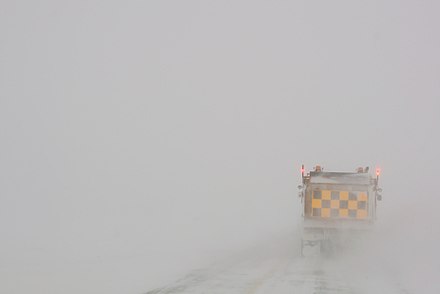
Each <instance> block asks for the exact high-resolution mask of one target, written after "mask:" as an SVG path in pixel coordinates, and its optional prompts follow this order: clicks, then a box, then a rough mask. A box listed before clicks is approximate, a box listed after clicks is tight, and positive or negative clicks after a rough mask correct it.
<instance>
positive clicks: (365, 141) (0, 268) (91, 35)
mask: <svg viewBox="0 0 440 294" xmlns="http://www.w3.org/2000/svg"><path fill="white" fill-rule="evenodd" d="M1 7H2V9H1V10H0V201H1V205H0V292H1V293H29V292H32V293H145V292H146V291H148V290H151V289H153V288H155V287H160V286H161V285H164V284H166V283H170V282H172V281H173V280H175V279H178V278H179V277H180V276H182V275H184V274H185V273H187V272H188V271H191V270H193V269H194V268H199V267H204V266H208V265H209V264H211V263H215V262H217V261H219V260H223V258H227V257H228V256H230V255H231V254H235V253H236V252H243V251H244V252H245V251H246V248H250V247H252V246H255V245H257V244H259V243H267V242H269V243H270V242H271V240H272V239H273V240H277V242H281V241H280V240H282V238H280V236H292V235H293V236H297V234H298V232H297V229H296V228H297V227H298V225H299V224H300V222H301V218H300V201H299V199H298V197H297V185H298V184H300V180H301V179H300V173H299V170H300V167H301V164H305V166H306V168H307V169H308V170H310V169H311V168H313V166H315V165H316V164H320V165H322V166H323V167H324V169H325V170H328V171H332V170H334V171H353V170H354V169H355V168H357V167H358V166H370V169H372V170H373V169H374V168H375V167H380V168H381V169H382V174H381V179H380V186H381V187H382V188H383V190H384V191H383V193H382V194H383V201H382V202H380V203H379V206H378V218H379V219H378V222H377V225H376V227H377V230H378V233H377V235H375V238H373V241H370V242H369V243H366V244H364V247H365V248H366V249H365V252H368V254H367V255H366V256H368V258H365V259H364V261H366V260H368V263H369V264H371V265H372V268H374V269H375V268H380V269H381V270H383V271H384V272H386V273H387V274H386V275H385V274H384V275H383V279H384V280H397V281H398V282H399V283H403V284H404V287H406V289H407V290H408V291H410V293H434V292H438V291H439V290H440V289H439V288H438V287H439V286H438V285H434V282H435V278H436V277H438V276H439V274H440V254H439V251H438V249H437V247H438V243H439V241H440V229H439V224H440V216H439V213H438V207H440V199H439V194H438V190H437V189H438V188H437V181H438V178H439V175H438V173H437V171H438V170H437V169H438V167H439V164H440V155H439V150H440V136H439V133H440V131H439V126H440V116H439V110H440V102H439V101H440V100H439V99H440V80H439V77H440V55H439V54H438V52H440V35H439V34H438V28H439V27H440V21H439V18H438V11H439V8H440V5H439V4H438V3H437V2H435V1H422V2H420V1H366V2H362V1H331V2H329V1H312V2H310V1H192V0H191V1H133V2H122V1H121V2H116V1H76V2H68V1H2V5H1ZM298 238H299V237H298ZM374 269H372V270H373V271H374ZM388 274H389V275H388ZM377 287H379V288H376V289H375V291H376V292H379V293H386V292H387V291H386V290H383V289H381V288H380V286H377ZM367 292H368V291H367Z"/></svg>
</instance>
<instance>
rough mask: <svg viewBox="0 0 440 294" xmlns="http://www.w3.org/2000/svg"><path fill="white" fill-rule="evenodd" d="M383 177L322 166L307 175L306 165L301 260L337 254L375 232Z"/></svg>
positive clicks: (302, 189) (366, 170)
mask: <svg viewBox="0 0 440 294" xmlns="http://www.w3.org/2000/svg"><path fill="white" fill-rule="evenodd" d="M379 175H380V169H379V168H377V169H376V173H375V175H372V174H370V172H369V168H368V167H366V168H363V167H360V168H357V169H356V170H355V171H354V172H336V171H324V169H323V168H322V167H321V166H319V165H317V166H315V167H314V169H313V170H312V171H310V172H308V173H306V172H305V169H304V165H302V167H301V178H302V184H301V185H299V186H298V189H299V197H300V199H301V204H302V205H301V208H302V217H303V222H302V238H301V256H309V255H331V254H334V253H335V252H338V251H339V250H343V249H344V246H347V244H352V241H353V240H354V239H357V238H358V236H362V235H363V234H365V232H368V231H370V230H371V229H372V227H373V224H374V222H375V220H376V206H377V201H380V200H382V195H381V194H380V193H381V192H382V189H381V188H379V186H378V184H379Z"/></svg>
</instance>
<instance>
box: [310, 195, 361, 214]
mask: <svg viewBox="0 0 440 294" xmlns="http://www.w3.org/2000/svg"><path fill="white" fill-rule="evenodd" d="M367 204H368V195H367V193H366V192H358V191H332V190H314V191H313V197H312V216H316V217H331V218H356V219H363V218H366V217H368V205H367Z"/></svg>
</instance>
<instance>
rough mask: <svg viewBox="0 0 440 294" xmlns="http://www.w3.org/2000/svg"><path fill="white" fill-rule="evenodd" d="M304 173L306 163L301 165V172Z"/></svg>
mask: <svg viewBox="0 0 440 294" xmlns="http://www.w3.org/2000/svg"><path fill="white" fill-rule="evenodd" d="M303 173H304V165H303V166H301V174H303Z"/></svg>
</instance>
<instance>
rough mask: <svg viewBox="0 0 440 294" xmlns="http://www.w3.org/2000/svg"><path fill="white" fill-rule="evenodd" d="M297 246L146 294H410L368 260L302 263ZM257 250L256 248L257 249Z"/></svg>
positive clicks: (273, 248)
mask: <svg viewBox="0 0 440 294" xmlns="http://www.w3.org/2000/svg"><path fill="white" fill-rule="evenodd" d="M298 244H299V242H297V239H295V238H290V239H289V240H287V241H286V240H285V242H279V240H277V241H276V242H274V244H271V245H266V246H262V247H264V248H261V247H260V248H254V249H252V250H249V251H248V252H246V253H245V254H240V255H238V256H235V257H233V258H230V259H229V260H227V261H224V262H221V263H217V264H215V265H212V266H211V267H208V268H205V269H199V270H195V271H193V272H191V273H189V274H188V275H187V276H185V277H183V278H182V279H180V280H177V281H175V282H174V283H171V284H169V285H166V286H164V287H162V288H159V289H154V290H151V291H149V292H147V294H165V293H193V294H199V293H228V294H234V293H244V294H256V293H279V294H283V293H289V294H292V293H389V294H393V293H400V294H402V293H409V292H407V291H405V290H404V289H403V287H402V286H400V285H399V283H398V282H397V281H396V280H395V278H394V277H393V276H392V274H390V273H385V272H384V271H383V269H381V268H380V266H377V265H375V264H374V263H370V262H368V260H366V259H365V258H356V257H354V258H353V256H350V257H347V256H338V257H331V258H323V257H306V258H303V257H300V255H299V248H298V247H299V246H298ZM257 247H258V246H257Z"/></svg>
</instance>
